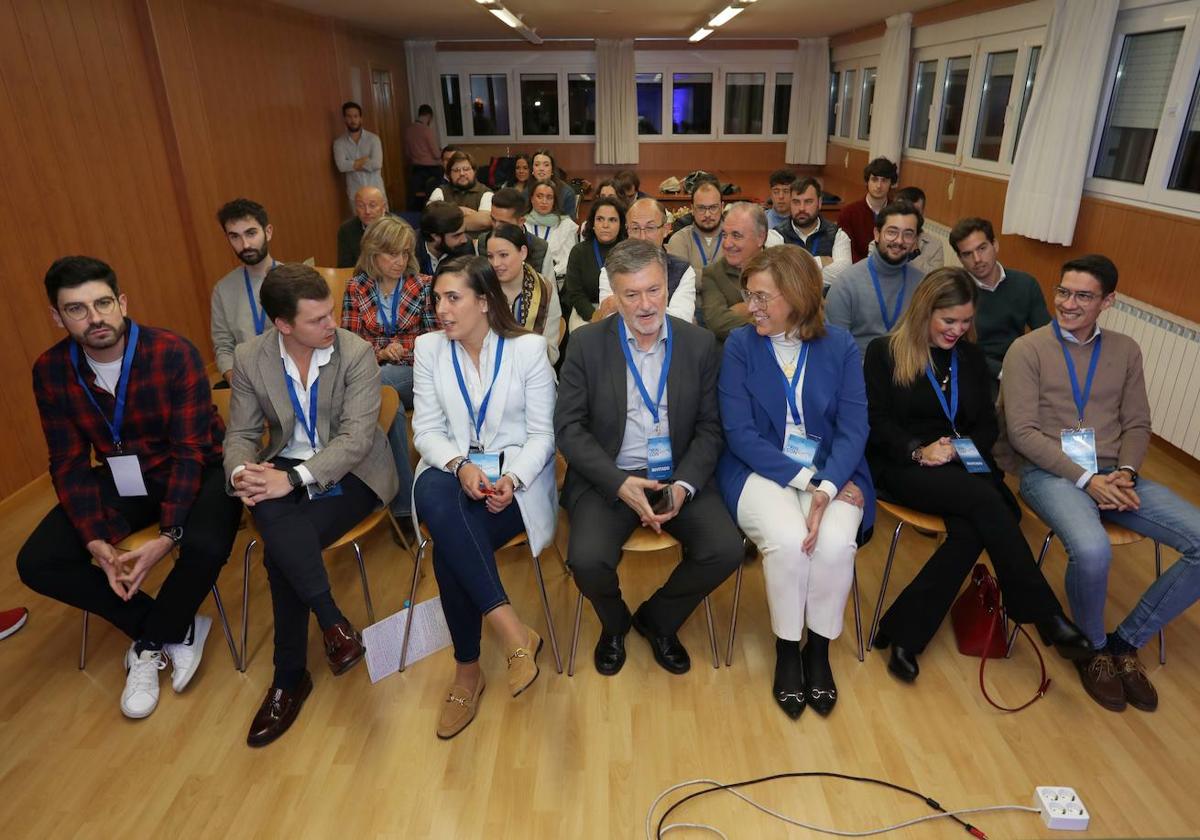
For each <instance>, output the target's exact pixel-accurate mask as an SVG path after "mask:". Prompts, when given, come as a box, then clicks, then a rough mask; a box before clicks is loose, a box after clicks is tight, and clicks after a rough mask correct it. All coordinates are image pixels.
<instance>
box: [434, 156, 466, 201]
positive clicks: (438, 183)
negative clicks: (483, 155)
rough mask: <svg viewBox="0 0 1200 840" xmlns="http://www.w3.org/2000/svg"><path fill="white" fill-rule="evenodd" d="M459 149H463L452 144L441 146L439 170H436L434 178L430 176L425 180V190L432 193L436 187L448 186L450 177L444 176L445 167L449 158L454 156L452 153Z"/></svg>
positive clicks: (448, 162)
mask: <svg viewBox="0 0 1200 840" xmlns="http://www.w3.org/2000/svg"><path fill="white" fill-rule="evenodd" d="M461 151H464V149H463V147H462V146H455V145H454V144H450V145H447V146H442V166H441V171H440V172H438V174H437V177H436V178H430V179H429V180H428V181H426V182H425V192H427V193H430V194H432V193H433V191H434V190H436V189H437V188H438V187H445V186H449V184H450V179H449V178H448V177H447V176H446V168H447V167H448V166H449V165H450V158H451V157H453V156H454V153H455V152H461Z"/></svg>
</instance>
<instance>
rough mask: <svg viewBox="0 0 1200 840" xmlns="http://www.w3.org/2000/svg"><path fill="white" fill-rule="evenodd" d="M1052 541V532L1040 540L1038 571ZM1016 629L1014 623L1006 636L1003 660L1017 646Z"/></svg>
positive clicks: (1044, 560)
mask: <svg viewBox="0 0 1200 840" xmlns="http://www.w3.org/2000/svg"><path fill="white" fill-rule="evenodd" d="M1053 541H1054V531H1047V532H1046V538H1045V539H1044V540H1042V550H1041V551H1039V552H1038V558H1037V568H1038V570H1039V571H1040V570H1041V568H1042V564H1043V563H1045V562H1046V552H1047V551H1049V550H1050V543H1051V542H1053ZM1017 628H1018V624H1017V623H1016V622H1015V621H1014V622H1013V628H1012V631H1011V632H1010V633H1009V634H1008V648H1007V649H1006V650H1005V652H1004V658H1005V659H1012V655H1013V648H1014V647H1015V646H1016V644H1017Z"/></svg>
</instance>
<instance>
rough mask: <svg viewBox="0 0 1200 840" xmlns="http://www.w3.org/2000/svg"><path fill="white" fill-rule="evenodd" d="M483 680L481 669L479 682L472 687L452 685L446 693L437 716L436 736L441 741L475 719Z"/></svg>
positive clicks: (460, 730)
mask: <svg viewBox="0 0 1200 840" xmlns="http://www.w3.org/2000/svg"><path fill="white" fill-rule="evenodd" d="M484 683H485V680H484V679H483V671H480V672H479V682H477V683H476V684H475V686H474V687H473V688H472V687H470V686H464V685H452V686H450V691H449V692H447V694H446V702H445V703H443V704H442V716H441V717H440V718H438V728H437V736H438V737H439V738H441V739H442V740H443V741H445V740H447V739H449V738H453V737H454V736H455V735H457V734H458V733H459V732H462V731H463V730H464V729H466V728H467V724H469V723H470V722H471V721H473V720H475V712H476V711H478V709H479V697H480V695H482V694H483V687H484Z"/></svg>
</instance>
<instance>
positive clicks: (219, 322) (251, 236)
mask: <svg viewBox="0 0 1200 840" xmlns="http://www.w3.org/2000/svg"><path fill="white" fill-rule="evenodd" d="M217 221H218V222H219V223H220V225H221V229H222V230H223V231H224V232H225V240H226V241H227V242H228V243H229V247H230V248H232V249H233V253H235V254H237V258H238V260H239V261H240V262H241V265H239V266H238V267H237V268H235V269H233V270H232V271H230V272H229V273H228V274H226V275H225V276H224V277H222V278H221V279H220V280H218V281H217V285H216V286H214V287H213V292H212V318H211V326H210V330H211V332H212V343H213V353H214V355H215V356H216V362H217V372H218V373H220V374H221V377H222V378H223V379H224V381H225V384H224V387H228V385H229V380H230V379H232V378H233V350H234V348H235V347H237V346H238V345H239V344H241V343H242V342H243V341H247V340H248V339H251V338H253V337H254V336H256V335H260V334H261V333H262V331H263V329H264V327H265V326H266V321H267V319H266V315H264V314H263V311H262V310H261V309H259V307H258V290H259V289H260V288H261V287H262V281H263V278H264V277H266V276H267V272H268V271H270V270H271V267H272V266H274V265H275V260H274V259H273V258H271V236H272V235H273V234H274V233H275V229H274V228H273V227H272V226H271V223H270V221H268V219H267V210H266V208H265V207H263V206H262V205H261V204H259V203H258V202H257V201H251V200H250V199H248V198H235V199H234V200H233V201H230V202H228V203H227V204H225V205H223V206H222V207H221V209H220V210H218V211H217Z"/></svg>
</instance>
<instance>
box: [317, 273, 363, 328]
mask: <svg viewBox="0 0 1200 840" xmlns="http://www.w3.org/2000/svg"><path fill="white" fill-rule="evenodd" d="M313 268H315V269H316V270H317V271H318V272H320V274H321V276H322V277H324V278H325V282H326V283H328V284H329V291H330V292H331V293H332V294H333V317H334V320H336V321H337V322H338V323H339V324H341V323H342V296H343V295H345V294H346V284H347V283H349V282H350V278H351V277H353V276H354V269H353V268H326V267H324V266H319V265H315V266H313Z"/></svg>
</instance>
